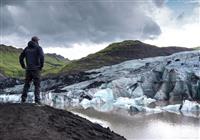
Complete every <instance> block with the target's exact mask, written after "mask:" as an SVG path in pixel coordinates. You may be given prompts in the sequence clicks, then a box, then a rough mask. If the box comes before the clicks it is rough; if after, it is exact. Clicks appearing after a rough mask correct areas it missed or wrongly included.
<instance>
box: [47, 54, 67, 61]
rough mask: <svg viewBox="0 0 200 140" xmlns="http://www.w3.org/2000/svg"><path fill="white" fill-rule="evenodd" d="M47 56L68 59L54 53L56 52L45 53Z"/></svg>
mask: <svg viewBox="0 0 200 140" xmlns="http://www.w3.org/2000/svg"><path fill="white" fill-rule="evenodd" d="M46 55H47V56H49V57H54V58H55V59H57V60H61V61H62V60H66V61H70V60H69V59H68V58H65V57H63V56H62V55H59V54H56V53H46Z"/></svg>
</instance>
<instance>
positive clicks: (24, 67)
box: [19, 49, 26, 69]
mask: <svg viewBox="0 0 200 140" xmlns="http://www.w3.org/2000/svg"><path fill="white" fill-rule="evenodd" d="M24 58H25V49H24V50H23V51H22V53H21V54H20V56H19V63H20V65H21V67H22V68H23V69H26V66H25V64H24Z"/></svg>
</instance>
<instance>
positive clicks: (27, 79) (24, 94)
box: [21, 71, 32, 102]
mask: <svg viewBox="0 0 200 140" xmlns="http://www.w3.org/2000/svg"><path fill="white" fill-rule="evenodd" d="M31 80H32V76H31V74H30V71H26V77H25V83H24V88H23V92H22V96H21V101H22V102H25V101H26V98H27V92H28V90H29V88H30V82H31Z"/></svg>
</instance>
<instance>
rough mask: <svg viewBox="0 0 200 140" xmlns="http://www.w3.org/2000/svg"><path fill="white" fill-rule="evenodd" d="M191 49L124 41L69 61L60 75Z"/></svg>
mask: <svg viewBox="0 0 200 140" xmlns="http://www.w3.org/2000/svg"><path fill="white" fill-rule="evenodd" d="M189 50H191V49H187V48H182V47H162V48H159V47H157V46H153V45H149V44H145V43H143V42H140V41H138V40H135V41H133V40H126V41H123V42H118V43H113V44H110V45H109V46H108V47H106V48H105V49H103V50H101V51H99V52H97V53H94V54H90V55H88V56H87V57H84V58H82V59H79V60H75V61H71V62H70V63H68V64H67V65H66V66H65V67H64V68H63V69H62V70H61V72H62V73H75V72H80V71H85V70H90V69H94V68H100V67H102V66H109V65H113V64H117V63H120V62H123V61H126V60H132V59H140V58H148V57H156V56H167V55H171V54H173V53H176V52H180V51H189Z"/></svg>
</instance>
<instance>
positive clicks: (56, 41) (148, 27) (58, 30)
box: [0, 0, 200, 59]
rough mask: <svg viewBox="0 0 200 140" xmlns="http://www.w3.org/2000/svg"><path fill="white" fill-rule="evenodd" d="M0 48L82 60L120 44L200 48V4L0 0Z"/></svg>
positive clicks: (196, 0)
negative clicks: (32, 47) (35, 42)
mask: <svg viewBox="0 0 200 140" xmlns="http://www.w3.org/2000/svg"><path fill="white" fill-rule="evenodd" d="M0 2H1V3H0V8H1V11H0V32H1V42H0V44H6V45H12V46H16V47H20V48H24V47H25V46H26V44H27V42H28V41H29V40H30V38H31V37H32V36H34V35H36V36H38V37H39V38H40V39H41V40H40V45H41V46H42V47H43V49H44V51H45V52H46V53H47V52H51V53H58V54H61V55H63V56H65V57H67V58H69V59H78V58H81V57H84V56H87V55H88V54H90V53H94V52H96V51H99V50H101V49H103V48H105V47H106V46H107V45H108V44H110V43H112V42H116V41H123V40H135V39H139V40H141V41H144V42H146V43H150V44H155V45H158V46H183V47H196V46H200V38H199V37H200V0H0Z"/></svg>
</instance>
